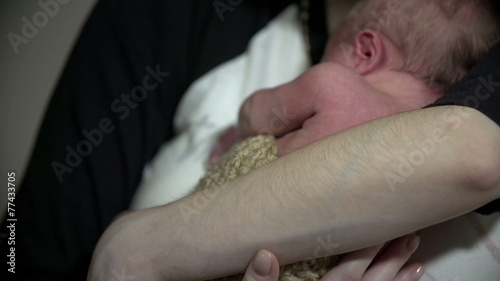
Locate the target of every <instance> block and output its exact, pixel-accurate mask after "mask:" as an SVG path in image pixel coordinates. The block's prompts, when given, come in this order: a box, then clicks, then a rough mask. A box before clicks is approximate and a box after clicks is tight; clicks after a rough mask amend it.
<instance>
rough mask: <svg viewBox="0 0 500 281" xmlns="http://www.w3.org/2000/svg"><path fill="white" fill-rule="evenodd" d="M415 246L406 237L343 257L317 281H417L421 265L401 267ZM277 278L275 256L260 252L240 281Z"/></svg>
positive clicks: (414, 241)
mask: <svg viewBox="0 0 500 281" xmlns="http://www.w3.org/2000/svg"><path fill="white" fill-rule="evenodd" d="M418 244H419V237H418V236H416V235H415V234H409V235H406V236H403V237H401V238H399V239H396V240H394V241H393V242H392V243H390V244H389V245H387V247H384V245H382V244H381V245H377V246H373V247H370V248H366V249H362V250H358V251H355V252H351V253H347V254H345V255H343V257H342V258H341V260H340V262H339V264H338V265H337V266H335V267H334V268H332V269H331V270H330V271H329V272H328V273H327V274H326V275H325V276H324V277H323V278H322V279H321V281H418V280H419V279H420V278H421V277H422V276H423V274H424V268H423V267H422V265H420V264H418V263H414V264H410V265H406V266H404V264H405V263H406V261H407V260H408V258H409V257H410V256H411V254H412V253H413V252H414V251H415V250H416V249H417V247H418ZM278 276H279V264H278V260H277V258H276V256H274V254H273V253H271V252H269V251H267V250H261V251H259V252H258V253H257V254H256V255H255V256H254V258H253V259H252V261H251V262H250V265H249V266H248V268H247V271H246V273H245V277H244V278H243V281H277V280H278Z"/></svg>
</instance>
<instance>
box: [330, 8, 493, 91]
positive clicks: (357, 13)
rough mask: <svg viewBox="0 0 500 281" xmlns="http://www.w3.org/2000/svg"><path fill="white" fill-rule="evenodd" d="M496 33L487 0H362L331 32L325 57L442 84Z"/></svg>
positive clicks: (465, 67)
mask: <svg viewBox="0 0 500 281" xmlns="http://www.w3.org/2000/svg"><path fill="white" fill-rule="evenodd" d="M498 38H499V37H498V22H497V18H496V15H495V13H494V12H493V9H492V8H491V6H490V4H489V1H487V0H406V1H405V0H362V1H360V2H359V3H358V4H357V5H356V6H355V7H354V8H353V9H352V11H351V12H350V13H349V14H348V16H347V18H346V19H345V20H344V22H343V24H341V26H340V27H339V28H338V30H337V31H336V32H334V34H333V35H332V36H331V38H330V41H329V43H328V46H327V48H326V52H325V56H324V58H323V59H324V60H326V61H337V62H339V63H342V64H345V65H346V66H349V67H353V68H354V69H355V70H356V71H357V72H358V73H360V74H362V75H363V74H364V73H363V72H367V71H371V70H373V69H374V68H375V69H376V68H377V67H379V68H380V67H390V68H391V70H395V71H402V72H407V73H410V74H412V75H414V76H415V77H416V78H418V79H419V80H421V81H424V82H425V83H426V84H427V85H429V86H439V87H440V88H442V89H445V88H447V87H449V86H450V85H452V84H454V83H456V82H458V80H459V79H460V78H462V77H463V76H464V75H465V73H466V71H467V70H468V69H469V68H470V67H471V66H472V65H473V64H474V63H475V62H476V61H477V60H479V59H480V58H481V57H482V56H483V55H484V54H485V53H486V52H487V51H488V50H489V49H490V48H491V47H493V45H494V44H495V43H496V42H498ZM365 59H369V60H370V61H368V62H366V61H365ZM359 62H361V63H363V65H361V67H360V68H359V69H358V68H357V63H359Z"/></svg>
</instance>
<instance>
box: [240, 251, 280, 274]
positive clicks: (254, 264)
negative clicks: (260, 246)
mask: <svg viewBox="0 0 500 281" xmlns="http://www.w3.org/2000/svg"><path fill="white" fill-rule="evenodd" d="M279 274H280V268H279V263H278V259H277V258H276V256H275V255H274V254H273V253H271V252H270V251H267V250H260V251H258V252H257V254H255V256H254V257H253V259H252V261H251V262H250V264H249V265H248V267H247V270H246V272H245V276H244V277H243V280H242V281H278V278H279Z"/></svg>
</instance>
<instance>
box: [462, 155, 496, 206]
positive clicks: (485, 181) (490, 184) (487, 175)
mask: <svg viewBox="0 0 500 281" xmlns="http://www.w3.org/2000/svg"><path fill="white" fill-rule="evenodd" d="M481 150H482V151H481V152H479V153H477V154H476V156H475V158H474V159H472V160H471V161H470V162H469V164H468V165H467V169H468V171H467V174H468V177H469V178H470V179H471V180H470V182H471V183H472V184H471V185H472V186H473V187H474V188H476V189H479V190H484V191H491V190H492V189H493V190H496V191H497V192H496V193H497V194H498V196H499V197H500V150H499V149H498V147H496V148H494V147H484V148H481ZM476 152H477V151H476ZM468 154H469V153H468ZM470 154H475V153H473V152H470ZM471 156H472V157H474V155H471Z"/></svg>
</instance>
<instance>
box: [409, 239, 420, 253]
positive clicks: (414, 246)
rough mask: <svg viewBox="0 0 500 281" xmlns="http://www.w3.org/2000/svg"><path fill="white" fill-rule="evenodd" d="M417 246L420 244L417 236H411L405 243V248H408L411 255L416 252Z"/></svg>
mask: <svg viewBox="0 0 500 281" xmlns="http://www.w3.org/2000/svg"><path fill="white" fill-rule="evenodd" d="M419 244H420V237H419V236H417V235H413V236H412V237H411V238H410V239H409V240H408V242H407V243H406V247H408V250H410V251H411V252H412V253H413V252H415V250H417V248H418V245H419Z"/></svg>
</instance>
